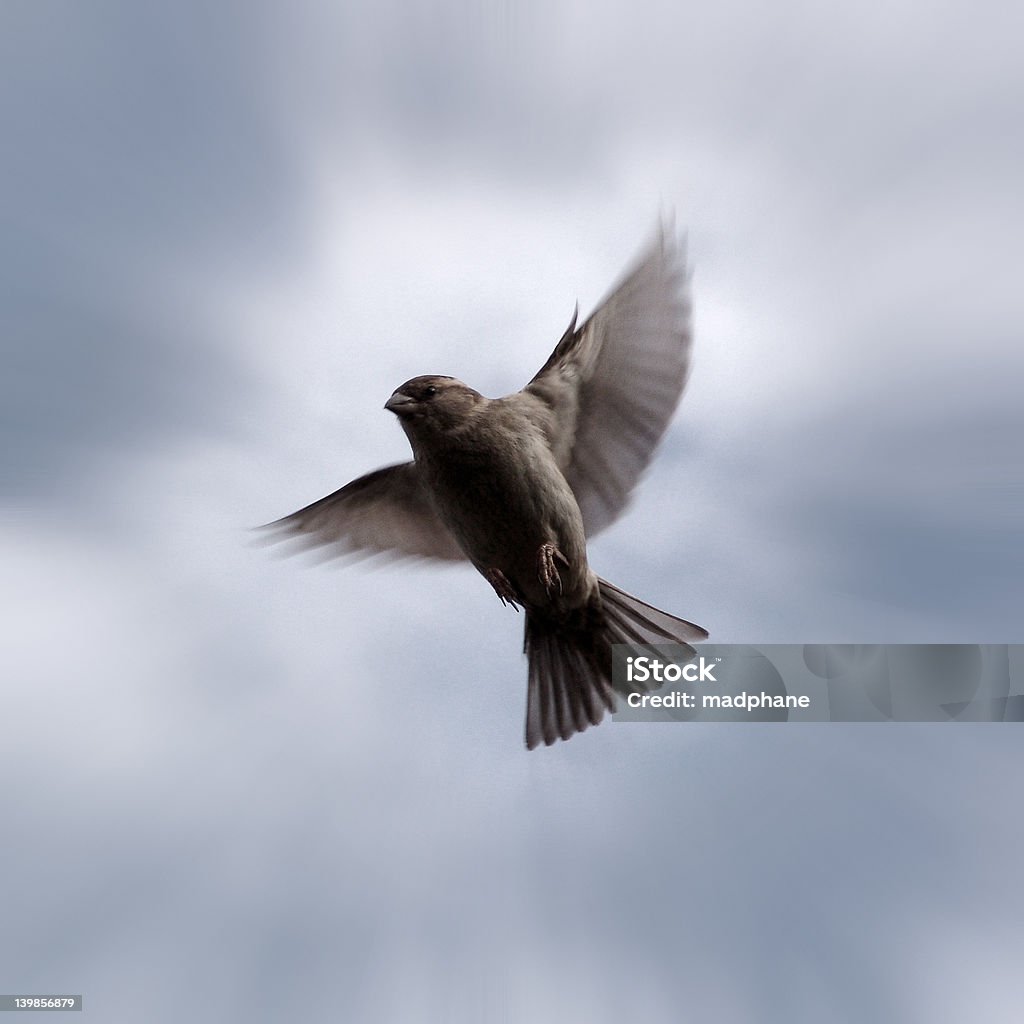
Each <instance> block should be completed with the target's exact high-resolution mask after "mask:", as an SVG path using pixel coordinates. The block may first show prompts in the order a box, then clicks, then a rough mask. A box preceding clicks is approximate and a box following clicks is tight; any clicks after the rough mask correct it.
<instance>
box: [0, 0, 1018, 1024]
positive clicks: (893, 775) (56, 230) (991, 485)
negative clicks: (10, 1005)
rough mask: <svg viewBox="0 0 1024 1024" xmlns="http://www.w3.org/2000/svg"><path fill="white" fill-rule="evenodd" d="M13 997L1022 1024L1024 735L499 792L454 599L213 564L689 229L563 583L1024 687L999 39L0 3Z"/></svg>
mask: <svg viewBox="0 0 1024 1024" xmlns="http://www.w3.org/2000/svg"><path fill="white" fill-rule="evenodd" d="M0 20H2V31H0V58H2V59H0V82H2V86H3V87H2V88H0V123H2V126H3V135H4V139H5V159H4V170H3V181H4V188H3V191H2V200H0V202H2V206H0V216H2V222H3V232H2V236H0V237H2V241H0V261H2V266H3V273H2V274H0V289H2V292H0V295H2V307H0V308H2V311H3V319H4V330H3V332H2V337H3V345H4V350H5V365H6V371H5V373H4V374H3V375H2V378H0V395H2V401H3V409H4V416H3V428H4V434H5V443H4V446H3V450H4V456H3V458H4V465H3V476H2V483H3V498H2V500H3V506H2V518H0V548H2V550H3V564H4V572H3V574H2V579H0V609H2V612H3V619H4V623H5V630H4V633H5V641H4V644H3V654H2V656H0V657H2V659H3V665H2V679H3V682H2V684H0V717H2V721H3V723H4V726H5V740H4V742H3V743H2V744H0V777H2V778H3V779H4V780H5V782H4V783H3V784H2V785H0V814H2V818H3V820H4V822H5V825H6V828H5V840H4V854H3V856H4V867H5V870H4V871H3V872H0V906H3V907H4V920H5V922H6V924H7V927H5V928H3V929H0V990H2V991H5V992H17V991H34V992H43V991H54V992H81V993H82V994H83V995H84V997H85V1000H86V1005H87V1007H88V1008H89V1011H90V1012H92V1013H94V1014H95V1016H96V1019H98V1020H104V1021H107V1020H110V1021H120V1020H137V1019H139V1014H140V1012H142V1011H141V1010H140V1007H145V1013H144V1016H145V1017H146V1019H149V1020H153V1021H159V1022H162V1021H177V1020H206V1019H209V1020H218V1021H224V1020H239V1021H263V1020H267V1021H272V1020H275V1021H276V1020H281V1019H282V1018H285V1017H288V1016H294V1014H295V1012H296V1009H295V1008H296V1006H299V1005H301V1006H302V1007H303V1010H302V1013H301V1015H302V1017H303V1019H310V1020H335V1019H349V1020H363V1019H372V1020H380V1021H388V1020H395V1021H409V1020H417V1019H423V1020H436V1019H448V1020H454V1021H459V1020H467V1021H481V1020H485V1021H487V1020H496V1021H503V1020H531V1021H547V1020H551V1021H556V1020H557V1021H564V1020H576V1019H578V1020H586V1021H588V1022H600V1021H604V1020H620V1019H623V1018H625V1017H628V1018H630V1019H636V1020H644V1021H673V1022H675V1021H679V1020H686V1019H690V1018H692V1019H695V1020H708V1019H711V1020H717V1021H746V1020H752V1019H753V1020H763V1021H786V1022H792V1021H803V1020H807V1021H815V1022H819V1021H823V1020H824V1021H864V1020H899V1021H906V1022H918V1021H920V1022H922V1024H923V1022H928V1024H934V1022H941V1021H950V1022H952V1021H960V1020H964V1019H968V1018H969V1019H977V1020H986V1021H1015V1020H1017V1019H1018V1018H1019V1007H1020V1005H1021V999H1022V996H1024V991H1022V984H1021V979H1020V971H1019V963H1018V961H1019V957H1018V956H1017V955H1016V951H1017V950H1019V949H1020V947H1021V942H1022V940H1024V925H1022V921H1024V903H1022V900H1021V897H1020V895H1019V887H1016V886H1014V885H1013V882H1012V879H1013V878H1014V877H1015V874H1016V872H1017V869H1018V867H1019V863H1020V856H1021V853H1022V852H1024V830H1022V825H1021V823H1020V816H1019V815H1018V814H1015V813H1014V812H1013V809H1012V808H1013V800H1012V796H1011V785H1012V783H1011V780H1012V779H1013V778H1014V777H1015V776H1016V774H1017V773H1018V772H1019V771H1020V768H1021V744H1020V737H1019V735H1018V733H1017V730H1016V727H1013V726H987V727H970V726H966V725H964V726H957V727H954V728H949V729H940V728H938V727H935V726H926V725H920V726H900V727H898V728H894V729H881V728H874V727H868V726H854V725H851V726H842V725H828V726H806V727H800V728H797V727H781V728H779V727H770V726H761V727H758V726H746V727H740V726H735V725H718V726H715V725H691V726H683V725H679V726H662V725H624V724H612V723H607V724H605V725H603V726H602V727H601V728H599V729H596V730H591V731H590V732H588V733H586V734H585V735H583V736H579V737H576V738H575V739H573V740H572V741H571V742H570V743H568V744H560V745H558V746H556V747H554V748H552V749H550V750H544V751H538V752H534V753H533V754H530V755H527V754H526V752H525V751H524V750H523V748H522V742H521V733H522V718H523V713H524V701H525V662H524V661H523V658H522V655H521V635H520V630H521V622H520V621H519V619H518V618H517V617H516V616H515V615H514V614H513V613H511V612H510V611H509V610H508V609H504V608H502V607H501V605H500V604H499V603H498V602H497V601H496V600H495V599H494V596H493V594H492V592H491V591H490V589H489V587H487V585H486V584H485V583H484V582H483V581H482V580H481V579H480V578H479V577H478V576H476V575H475V574H474V573H472V572H471V571H469V570H466V569H460V568H440V569H438V568H432V567H426V566H410V565H399V566H390V567H373V566H367V565H365V564H364V565H352V566H343V567H339V566H321V567H310V566H307V565H305V564H304V563H303V562H302V561H301V560H279V559H276V558H274V557H271V556H270V555H269V554H268V553H267V552H266V551H264V550H261V549H258V548H253V547H251V546H250V543H249V535H248V533H247V530H248V528H249V527H251V526H253V525H255V524H258V523H261V522H265V521H267V520H269V519H272V518H275V517H277V516H279V515H282V514H285V513H287V512H289V511H292V510H293V509H295V508H297V507H299V506H300V505H302V504H305V503H306V502H308V501H310V500H313V499H315V498H317V497H320V496H321V495H323V494H325V493H327V492H328V491H330V490H333V489H334V488H335V487H337V486H339V485H340V484H342V483H344V482H346V481H347V480H349V479H351V478H352V477H354V476H356V475H358V474H360V473H362V472H365V471H367V470H370V469H373V468H375V467H377V466H378V465H381V464H384V463H386V462H388V461H394V460H397V459H400V458H404V457H405V456H406V452H407V448H406V444H405V440H404V438H403V437H402V434H401V431H400V430H399V429H398V426H397V425H396V424H395V422H394V420H393V417H391V416H390V415H389V414H387V413H386V412H384V411H383V408H382V406H383V403H384V401H385V400H386V398H387V397H388V395H389V394H390V393H391V391H392V390H393V389H394V387H395V386H397V385H398V384H399V383H401V382H402V381H404V380H406V379H407V378H409V377H412V376H414V375H416V374H420V373H432V372H437V373H449V374H453V375H455V376H459V377H461V378H462V379H464V380H467V381H468V382H469V383H470V384H472V385H473V386H475V387H477V388H478V389H479V390H481V391H483V392H484V393H486V394H491V395H494V394H501V393H506V392H508V391H511V390H514V389H516V388H518V387H520V386H522V384H523V383H525V381H527V380H528V379H529V378H530V377H531V376H532V375H533V373H534V372H535V371H536V369H537V368H538V367H539V366H540V365H541V363H542V362H543V360H544V359H545V358H546V356H547V354H548V352H549V351H550V348H551V347H552V346H553V344H554V343H555V341H557V339H558V337H559V336H560V334H561V331H562V330H563V329H564V327H565V324H566V323H567V322H568V318H569V315H570V313H571V311H572V306H573V303H574V302H575V301H576V300H577V299H578V300H579V302H580V306H581V311H582V312H583V313H586V312H588V311H589V309H591V308H592V307H593V305H594V304H595V303H596V302H597V301H598V300H599V299H600V297H601V295H602V294H603V293H604V291H605V290H606V288H607V287H608V286H609V285H610V284H611V283H612V282H613V281H614V280H615V278H616V277H617V275H618V274H619V273H620V271H621V270H622V268H623V267H624V266H625V264H626V263H627V262H628V261H629V260H630V259H631V258H632V256H633V255H634V254H635V253H636V251H637V250H638V249H639V248H640V247H641V245H642V244H643V243H644V241H645V240H646V239H647V237H648V236H649V234H650V232H651V231H652V230H653V226H654V224H655V222H656V220H657V217H658V216H659V213H660V211H664V210H674V211H675V216H676V222H677V224H678V225H679V227H680V229H685V230H686V231H687V234H688V240H689V251H690V254H691V262H692V266H693V273H694V277H693V291H694V302H695V328H696V348H695V368H694V372H693V376H692V378H691V382H690V386H689V390H688V392H687V394H686V397H685V399H684V402H683V404H682V406H681V407H680V411H679V413H678V414H677V417H676V420H675V422H674V425H673V427H672V429H671V430H670V432H669V434H668V436H667V438H666V441H665V443H664V445H663V447H662V449H661V451H660V453H659V455H658V458H657V459H656V461H655V463H654V464H653V466H652V469H651V471H650V473H649V474H648V477H647V478H646V479H645V480H644V481H643V483H642V485H641V487H640V488H639V490H638V492H637V494H636V498H635V502H634V505H633V508H632V509H631V510H630V512H629V514H628V515H627V516H626V517H624V518H623V519H622V520H621V521H620V522H619V523H618V524H616V525H615V526H614V527H612V528H611V529H610V530H609V531H608V532H607V533H606V534H604V535H602V536H600V537H599V538H597V539H596V540H595V541H594V542H593V543H592V545H591V559H592V561H593V563H594V565H595V567H596V568H597V570H598V571H599V572H600V573H601V574H602V575H604V576H606V577H608V578H610V579H612V580H613V581H615V582H616V583H618V584H620V585H621V586H623V587H625V588H626V589H628V590H631V591H633V592H634V593H638V594H640V595H642V596H643V597H645V598H647V599H648V600H651V601H652V602H654V603H656V604H658V605H660V606H662V607H666V608H668V609H671V610H673V611H675V612H677V613H679V614H681V615H684V616H686V617H688V618H692V619H693V620H695V621H697V622H700V623H702V624H704V625H706V626H707V627H708V628H709V629H710V630H711V632H712V635H713V638H714V639H715V640H716V641H720V642H741V643H756V642H759V641H760V642H777V643H800V642H843V643H856V642H870V643H880V642H901V641H907V642H917V643H940V642H957V641H961V642H979V643H986V642H987V643H1000V642H1015V641H1016V642H1020V641H1021V639H1022V637H1021V628H1020V625H1019V613H1018V609H1019V608H1020V607H1022V606H1024V586H1022V569H1024V566H1022V557H1021V548H1020V543H1019V537H1020V532H1021V526H1022V521H1024V515H1022V495H1024V473H1022V466H1021V455H1020V437H1021V431H1022V427H1024V414H1022V413H1021V411H1020V401H1019V390H1020V388H1019V382H1020V379H1021V371H1022V369H1024V367H1022V351H1024V350H1022V348H1021V345H1020V325H1021V323H1022V315H1021V314H1022V312H1024V311H1022V309H1021V306H1022V298H1021V295H1022V292H1021V289H1020V287H1019V283H1018V282H1017V280H1016V275H1015V274H1014V271H1015V269H1016V266H1017V265H1018V264H1019V242H1018V238H1017V234H1016V232H1015V231H1014V227H1015V223H1016V222H1019V215H1020V213H1021V208H1020V205H1021V204H1020V197H1019V181H1020V179H1021V170H1022V169H1021V166H1020V164H1021V155H1022V154H1021V151H1020V140H1019V132H1017V131H1016V130H1015V125H1016V123H1017V121H1018V120H1019V116H1020V106H1021V93H1022V81H1021V74H1020V71H1019V67H1018V65H1019V61H1018V60H1017V55H1016V53H1015V49H1016V40H1017V37H1018V36H1019V32H1016V31H1015V26H1014V22H1015V20H1016V16H1015V14H1014V11H1013V9H1012V7H1011V5H1009V4H997V3H990V4H983V5H982V6H981V7H978V6H977V5H970V6H969V5H966V4H962V3H951V4H948V5H941V6H940V7H938V8H936V7H935V6H934V5H923V4H921V3H920V2H905V3H896V4H889V5H886V6H884V7H882V6H880V5H879V6H877V7H870V6H869V7H868V8H865V7H864V6H863V5H861V6H860V7H830V8H828V9H825V8H822V9H820V10H815V9H809V8H807V7H806V6H804V5H799V4H783V5H782V6H779V5H776V6H775V7H773V8H772V9H771V10H770V11H769V10H767V9H763V10H762V9H761V8H759V7H757V6H755V5H751V4H749V3H747V2H740V0H736V2H731V3H727V4H722V5H717V6H715V7H714V8H713V9H710V8H708V9H705V8H701V9H683V8H675V7H672V6H671V5H660V4H657V3H642V4H640V5H639V6H636V5H633V6H631V7H630V8H629V10H628V11H627V10H626V8H625V7H619V8H617V7H615V6H613V5H609V4H602V5H596V6H595V5H587V6H581V5H573V4H562V3H559V4H555V5H549V6H547V7H546V8H545V9H544V10H543V11H542V10H540V9H539V8H536V9H534V8H528V7H526V6H523V5H519V6H512V5H502V6H496V5H489V6H483V5H458V4H450V3H437V4H426V3H415V4H406V5H402V6H401V7H399V6H397V5H378V6H370V5H359V4H350V5H344V6H333V5H326V4H315V3H299V4H294V5H289V6H288V8H287V10H285V9H284V8H282V7H271V6H261V5H245V6H244V7H243V6H241V5H231V4H225V5H219V6H218V7H217V8H216V9H215V10H211V9H210V8H208V7H207V6H206V5H198V4H179V5H175V6H174V7H173V8H171V7H168V8H166V9H161V10H153V9H149V10H143V9H141V8H139V7H138V6H137V5H129V4H114V3H101V2H95V3H92V4H89V5H81V4H62V3H33V4H27V3H26V4H18V3H10V4H7V5H5V6H4V9H3V14H2V15H0Z"/></svg>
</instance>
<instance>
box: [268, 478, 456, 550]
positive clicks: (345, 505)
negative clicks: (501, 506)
mask: <svg viewBox="0 0 1024 1024" xmlns="http://www.w3.org/2000/svg"><path fill="white" fill-rule="evenodd" d="M261 529H263V530H266V531H268V535H269V539H271V540H285V539H287V538H290V537H300V538H304V539H306V540H307V541H308V544H307V545H306V546H307V547H320V546H323V545H328V544H329V545H333V546H334V547H335V548H336V549H337V551H338V553H339V554H344V553H348V552H356V551H366V552H369V553H373V552H391V553H393V554H396V555H398V556H400V557H402V556H405V557H410V556H411V557H419V558H444V559H451V560H456V559H458V560H461V559H463V558H465V557H466V556H465V555H464V554H463V553H462V551H461V549H460V548H459V546H458V544H456V543H455V538H454V537H453V536H452V535H451V533H449V531H448V528H447V527H446V526H445V525H444V523H442V522H441V520H440V519H438V517H437V514H436V513H435V512H434V509H433V506H432V505H431V503H430V499H429V498H428V497H427V494H426V492H425V491H424V489H423V486H422V484H421V482H420V476H419V471H418V470H417V469H416V466H415V464H414V463H412V462H404V463H401V464H399V465H397V466H387V467H386V468H384V469H378V470H376V471H374V472H373V473H367V474H366V476H361V477H359V478H358V479H357V480H353V481H352V482H351V483H350V484H346V485H345V486H344V487H342V488H341V489H340V490H338V491H335V492H334V493H333V494H328V495H327V497H326V498H321V499H320V500H319V501H314V502H313V504H312V505H307V506H306V507H305V508H303V509H299V511H298V512H293V513H292V514H291V515H290V516H285V518H284V519H278V520H277V521H276V522H273V523H268V524H267V525H266V526H264V527H261Z"/></svg>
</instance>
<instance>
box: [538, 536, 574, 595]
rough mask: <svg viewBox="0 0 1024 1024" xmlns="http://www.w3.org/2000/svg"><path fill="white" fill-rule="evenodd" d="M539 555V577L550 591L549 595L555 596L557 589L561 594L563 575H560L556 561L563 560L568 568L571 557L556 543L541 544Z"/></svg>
mask: <svg viewBox="0 0 1024 1024" xmlns="http://www.w3.org/2000/svg"><path fill="white" fill-rule="evenodd" d="M537 556H538V558H537V561H538V565H537V579H539V580H540V582H541V584H542V585H543V587H544V589H545V590H546V591H547V592H548V597H553V596H554V592H555V591H556V590H557V591H558V593H559V594H560V593H561V592H562V577H561V576H559V575H558V567H557V566H556V565H555V562H556V561H557V562H561V563H562V565H563V566H565V567H566V568H568V567H569V559H568V558H566V557H565V555H563V554H562V552H561V551H559V550H558V548H556V547H555V545H554V544H541V546H540V551H538V553H537Z"/></svg>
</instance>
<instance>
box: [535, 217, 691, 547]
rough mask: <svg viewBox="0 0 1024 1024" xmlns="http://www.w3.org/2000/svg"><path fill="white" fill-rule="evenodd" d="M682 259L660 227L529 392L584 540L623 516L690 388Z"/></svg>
mask: <svg viewBox="0 0 1024 1024" xmlns="http://www.w3.org/2000/svg"><path fill="white" fill-rule="evenodd" d="M690 342H691V330H690V297H689V285H688V280H687V275H686V258H685V253H684V252H683V251H682V250H681V248H680V247H679V245H678V243H677V241H676V239H675V237H674V234H667V233H666V229H665V228H664V227H663V228H662V229H661V230H660V231H659V233H658V237H657V238H656V239H655V241H654V244H653V245H652V246H651V247H650V248H649V249H648V250H647V252H646V253H645V254H644V255H643V256H642V257H641V259H640V261H639V263H638V264H637V266H636V267H635V268H634V269H633V270H632V271H630V272H629V273H628V274H627V275H626V277H625V278H624V279H623V281H622V282H621V283H620V284H619V285H618V286H617V287H616V288H614V289H613V290H612V292H611V294H609V295H608V297H607V298H606V299H605V300H604V301H603V302H602V303H601V304H600V306H598V308H597V309H596V310H595V312H594V313H593V314H592V316H591V317H590V319H589V320H587V321H586V323H584V324H583V326H582V327H579V328H577V327H576V317H575V316H573V322H572V323H571V324H570V325H569V329H568V330H567V331H566V332H565V334H564V336H563V337H562V340H561V341H560V342H559V343H558V345H557V346H556V348H555V350H554V352H552V353H551V356H550V358H549V359H548V361H547V362H546V363H545V364H544V366H543V367H541V369H540V372H539V373H538V374H537V376H536V377H534V378H533V380H532V381H530V383H529V384H528V385H527V386H526V388H525V389H524V390H525V392H526V393H527V394H530V395H533V396H535V397H536V398H539V399H540V400H541V401H542V402H543V403H544V404H545V405H546V406H547V407H548V408H549V410H550V412H551V414H552V422H551V424H550V427H549V439H550V442H551V447H552V449H553V450H554V453H555V458H556V459H557V460H558V464H559V466H560V467H561V469H562V472H563V473H564V474H565V478H566V479H567V480H568V481H569V485H570V486H571V487H572V489H573V492H574V493H575V495H576V500H577V501H578V502H579V506H580V511H581V512H582V513H583V523H584V526H585V527H586V531H587V536H592V535H593V534H595V533H597V532H598V530H602V529H604V527H606V526H608V525H609V524H610V523H611V522H613V521H614V520H615V519H616V518H617V517H618V516H619V515H620V514H621V513H622V511H623V509H624V508H625V506H626V503H627V501H628V499H629V494H630V491H632V489H633V487H634V486H635V485H636V482H637V480H638V479H639V478H640V474H641V473H642V472H643V470H644V468H645V467H646V466H647V464H648V462H650V460H651V457H652V455H653V454H654V449H655V447H656V446H657V444H658V442H659V441H660V440H661V437H662V435H663V434H664V433H665V430H666V428H667V427H668V423H669V420H670V419H671V418H672V413H673V412H674V411H675V408H676V405H678V403H679V397H680V395H682V393H683V388H684V386H685V385H686V377H687V373H688V371H689V365H690Z"/></svg>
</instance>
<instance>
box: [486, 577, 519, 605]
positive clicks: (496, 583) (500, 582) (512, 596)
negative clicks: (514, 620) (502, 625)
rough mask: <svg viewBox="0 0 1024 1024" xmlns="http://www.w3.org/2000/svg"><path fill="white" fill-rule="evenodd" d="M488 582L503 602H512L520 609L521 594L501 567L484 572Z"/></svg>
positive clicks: (511, 603)
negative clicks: (516, 590)
mask: <svg viewBox="0 0 1024 1024" xmlns="http://www.w3.org/2000/svg"><path fill="white" fill-rule="evenodd" d="M484 575H485V578H486V579H487V582H488V583H490V585H491V586H492V587H494V592H495V593H496V594H497V595H498V597H499V598H500V599H501V603H502V604H510V605H512V607H513V608H515V610H516V611H519V605H518V604H517V602H518V601H519V595H518V594H517V593H516V592H515V590H514V589H513V587H512V584H511V583H509V581H508V577H507V576H506V575H505V574H504V573H503V572H502V571H501V570H500V569H488V570H487V572H486V573H485V574H484Z"/></svg>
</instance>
